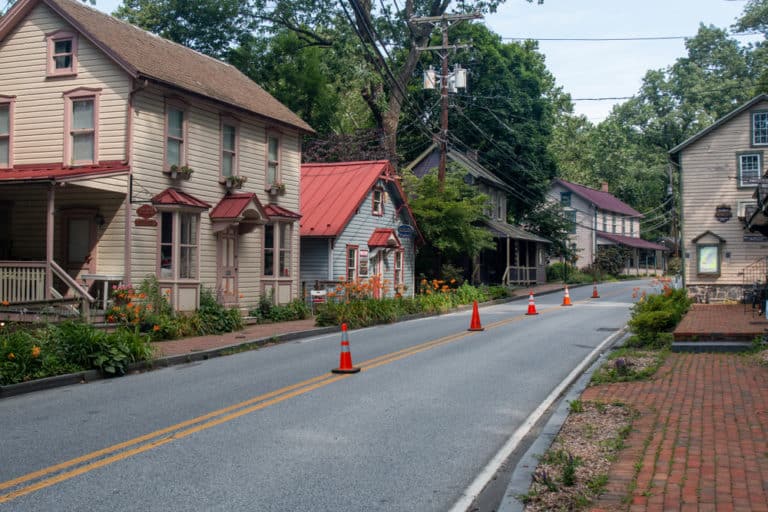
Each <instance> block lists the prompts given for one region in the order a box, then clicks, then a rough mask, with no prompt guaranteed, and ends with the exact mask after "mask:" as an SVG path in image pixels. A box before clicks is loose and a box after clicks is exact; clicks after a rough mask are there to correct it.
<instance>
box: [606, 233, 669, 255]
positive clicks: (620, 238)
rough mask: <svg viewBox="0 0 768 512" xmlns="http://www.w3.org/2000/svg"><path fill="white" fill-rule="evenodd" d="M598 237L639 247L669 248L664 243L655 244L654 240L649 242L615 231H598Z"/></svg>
mask: <svg viewBox="0 0 768 512" xmlns="http://www.w3.org/2000/svg"><path fill="white" fill-rule="evenodd" d="M597 237H598V238H605V239H606V240H610V241H611V242H614V243H617V244H619V245H626V246H627V247H635V248H637V249H653V250H656V251H666V250H667V248H666V247H664V246H663V245H660V244H655V243H653V242H649V241H648V240H643V239H642V238H635V237H632V236H624V235H615V234H613V233H603V232H602V231H598V232H597Z"/></svg>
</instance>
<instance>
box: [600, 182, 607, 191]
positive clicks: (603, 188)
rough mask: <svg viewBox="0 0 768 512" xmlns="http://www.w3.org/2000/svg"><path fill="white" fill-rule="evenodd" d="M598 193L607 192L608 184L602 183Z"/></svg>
mask: <svg viewBox="0 0 768 512" xmlns="http://www.w3.org/2000/svg"><path fill="white" fill-rule="evenodd" d="M600 192H608V182H607V181H604V182H602V183H601V184H600Z"/></svg>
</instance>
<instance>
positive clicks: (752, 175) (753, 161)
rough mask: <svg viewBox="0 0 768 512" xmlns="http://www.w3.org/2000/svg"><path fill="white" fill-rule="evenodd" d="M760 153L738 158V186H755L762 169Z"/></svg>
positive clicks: (745, 154)
mask: <svg viewBox="0 0 768 512" xmlns="http://www.w3.org/2000/svg"><path fill="white" fill-rule="evenodd" d="M762 156H763V155H762V153H744V154H741V155H738V157H739V186H740V187H745V186H746V187H748V186H754V185H757V180H758V179H759V178H760V169H761V167H762V165H761V164H762Z"/></svg>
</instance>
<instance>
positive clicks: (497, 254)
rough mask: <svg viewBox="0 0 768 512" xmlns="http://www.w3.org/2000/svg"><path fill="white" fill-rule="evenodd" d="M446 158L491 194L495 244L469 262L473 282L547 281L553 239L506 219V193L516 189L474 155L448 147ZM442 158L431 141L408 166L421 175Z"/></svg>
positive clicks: (489, 210) (467, 179)
mask: <svg viewBox="0 0 768 512" xmlns="http://www.w3.org/2000/svg"><path fill="white" fill-rule="evenodd" d="M446 158H447V160H448V162H450V163H453V164H455V165H457V166H459V167H460V168H461V169H462V172H464V173H465V175H464V181H465V182H466V183H469V184H472V185H474V186H475V187H477V189H478V191H480V192H481V193H483V194H485V195H487V196H488V206H487V207H486V210H485V214H486V216H487V219H486V220H485V221H484V222H485V225H486V227H487V228H488V230H489V231H490V232H491V233H492V234H493V237H494V241H495V243H496V248H495V249H490V250H485V251H482V253H481V254H480V257H479V258H478V259H477V260H476V261H474V262H469V261H467V262H466V266H467V267H469V268H468V269H467V270H468V272H467V273H468V274H469V277H470V278H471V280H472V282H483V283H494V284H495V283H502V284H505V285H512V284H518V285H526V284H533V283H544V282H546V279H547V272H546V267H547V253H548V250H549V245H551V242H550V241H549V240H547V239H546V238H542V237H540V236H537V235H534V234H533V233H530V232H528V231H526V230H524V229H523V228H521V227H519V226H515V225H513V224H509V223H508V222H507V195H508V194H510V193H512V192H513V190H512V189H511V188H510V186H509V185H507V184H506V183H504V182H503V181H501V180H500V179H499V178H497V177H496V176H495V175H494V174H493V173H492V172H491V171H489V170H488V169H486V168H484V167H483V166H482V165H480V163H479V162H478V161H477V158H476V156H475V155H472V154H464V153H462V152H461V151H457V150H456V149H454V148H451V147H449V148H448V153H447V154H446ZM439 162H440V149H439V147H438V145H437V144H432V145H430V146H429V147H428V148H427V149H426V150H425V151H424V152H423V153H422V154H421V155H419V156H418V157H417V158H416V159H415V160H414V161H413V162H411V163H410V164H409V165H408V166H407V167H406V169H409V170H410V171H411V172H413V173H414V174H415V175H416V176H417V177H419V178H421V177H423V176H424V175H425V174H427V173H428V172H429V171H430V170H431V169H434V168H436V167H438V165H439Z"/></svg>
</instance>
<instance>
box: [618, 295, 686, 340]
mask: <svg viewBox="0 0 768 512" xmlns="http://www.w3.org/2000/svg"><path fill="white" fill-rule="evenodd" d="M690 305H691V300H690V299H689V298H688V293H687V291H686V290H685V289H680V290H672V289H670V288H666V289H665V290H664V292H663V293H660V294H654V295H648V296H647V297H645V298H644V299H641V300H640V301H639V302H637V303H636V304H635V305H634V306H633V308H632V318H631V319H630V320H629V322H628V325H629V328H630V330H631V331H632V333H633V334H634V336H633V337H632V338H630V340H629V341H628V342H627V344H628V345H629V346H635V347H643V346H647V347H652V348H663V347H665V346H667V345H669V343H670V340H671V334H670V331H672V330H673V329H674V328H675V326H676V325H677V324H678V323H680V320H682V318H683V315H685V313H686V311H688V308H689V307H690Z"/></svg>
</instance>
